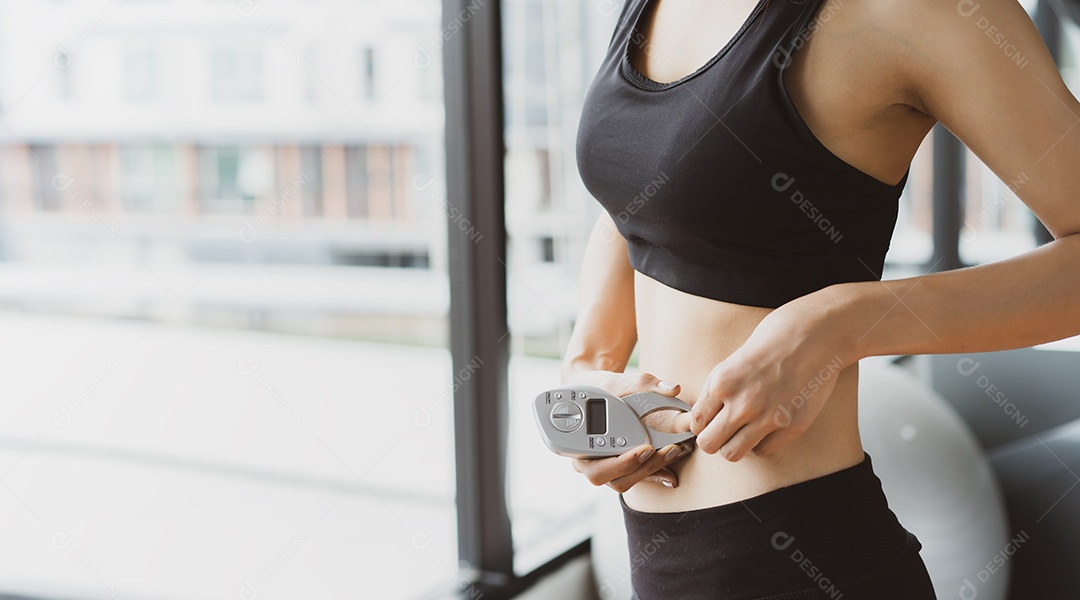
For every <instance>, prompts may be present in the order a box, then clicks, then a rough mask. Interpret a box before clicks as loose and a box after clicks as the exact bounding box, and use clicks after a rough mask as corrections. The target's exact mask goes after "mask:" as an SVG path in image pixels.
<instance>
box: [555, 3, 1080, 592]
mask: <svg viewBox="0 0 1080 600" xmlns="http://www.w3.org/2000/svg"><path fill="white" fill-rule="evenodd" d="M938 121H940V122H941V123H943V124H944V125H945V126H947V127H948V128H949V129H950V130H951V131H953V132H954V133H955V134H956V135H957V136H958V137H959V138H961V140H962V141H964V142H965V143H966V144H967V146H968V147H969V148H971V149H972V150H973V151H974V152H975V153H976V154H977V155H978V156H980V157H981V158H982V160H983V161H984V162H985V163H986V164H987V165H988V166H989V167H990V168H991V169H992V170H993V171H994V172H995V173H996V174H997V175H998V176H999V177H1000V178H1001V179H1002V180H1004V181H1014V180H1017V179H1018V178H1019V179H1022V180H1025V181H1026V182H1027V183H1025V184H1023V185H1022V186H1021V187H1019V188H1018V189H1016V190H1014V191H1015V192H1016V193H1017V194H1018V196H1019V197H1020V198H1021V199H1022V201H1023V202H1025V203H1026V204H1027V205H1028V206H1029V207H1030V208H1031V209H1032V211H1033V212H1034V213H1035V215H1036V216H1037V217H1038V218H1039V219H1040V220H1041V221H1042V222H1043V224H1044V225H1045V226H1046V227H1047V229H1048V230H1049V231H1050V232H1051V234H1053V236H1054V237H1055V238H1056V239H1055V240H1054V241H1053V242H1052V243H1049V244H1047V245H1045V246H1043V247H1041V248H1038V249H1036V250H1034V251H1031V252H1028V253H1026V254H1024V255H1022V256H1019V257H1015V258H1012V259H1009V260H1006V261H1002V262H998V263H994V264H989V265H982V266H978V267H973V268H966V269H961V270H956V271H950V272H943V273H935V274H932V275H926V276H923V277H915V278H909V279H900V280H893V281H887V282H881V281H880V278H881V268H882V264H883V261H884V255H885V252H886V250H887V249H888V246H889V237H890V235H891V232H892V229H893V225H894V223H895V218H896V210H897V199H898V197H899V194H900V191H901V189H902V188H903V185H904V183H905V180H906V179H907V171H908V166H909V165H910V162H911V159H912V157H913V155H914V154H915V151H916V149H917V148H918V146H919V145H920V143H921V142H922V140H923V139H924V137H925V136H926V134H927V133H928V132H929V131H930V129H931V128H932V126H933V125H934V124H935V123H936V122H938ZM1078 122H1080V105H1078V103H1077V101H1076V99H1075V98H1074V97H1073V96H1072V95H1071V94H1070V93H1069V91H1068V90H1067V89H1066V87H1065V85H1064V83H1063V82H1062V80H1061V78H1060V76H1059V75H1058V72H1057V70H1056V68H1055V66H1054V64H1053V62H1052V60H1051V58H1050V56H1049V54H1048V52H1047V50H1046V47H1045V45H1044V44H1043V42H1042V40H1041V38H1040V37H1039V34H1038V33H1037V31H1036V30H1035V28H1034V26H1033V25H1032V23H1031V21H1030V19H1029V18H1028V16H1027V14H1026V13H1025V12H1024V10H1023V8H1022V7H1020V6H1019V5H1018V4H1017V3H1016V2H1015V1H1013V0H980V2H979V3H975V2H972V1H970V0H962V1H960V2H959V3H953V2H937V1H931V0H873V1H870V0H804V1H803V2H795V1H793V0H725V1H724V2H708V1H706V0H627V2H626V3H625V5H624V7H623V9H622V14H621V15H620V18H619V20H618V24H617V26H616V28H615V31H614V33H613V35H612V38H611V42H610V46H609V49H608V52H607V55H606V57H605V60H604V62H603V63H602V65H601V66H600V69H599V72H598V73H597V75H596V78H595V80H594V81H593V83H592V86H591V87H590V89H589V92H588V95H587V97H586V102H585V105H584V109H583V112H582V117H581V124H580V128H579V138H578V164H579V168H580V172H581V175H582V179H583V181H584V183H585V185H586V186H587V187H588V189H589V190H590V192H591V193H592V194H593V195H594V196H595V197H596V199H597V200H598V201H599V202H600V203H601V204H602V205H603V207H604V208H605V212H606V214H603V215H602V217H601V218H600V219H599V220H598V222H597V223H596V225H595V227H594V229H593V231H592V235H591V238H590V240H589V243H588V245H587V249H586V254H585V258H584V262H583V267H582V271H583V272H582V281H583V285H582V302H581V308H580V313H579V320H578V323H577V326H576V328H575V330H574V333H573V336H572V338H571V340H570V344H569V348H568V350H567V353H566V357H565V359H564V363H563V382H564V383H583V384H590V385H596V386H598V387H602V388H605V389H608V390H610V391H612V392H613V393H616V394H618V395H626V394H629V393H632V392H637V391H642V390H652V391H656V392H660V393H663V394H667V395H671V396H676V395H677V396H679V397H680V398H683V399H684V400H687V401H688V402H691V403H692V404H693V411H692V412H691V413H686V414H684V415H681V416H678V417H674V418H672V419H670V420H671V421H672V422H671V423H670V424H669V427H672V428H674V429H678V430H682V431H685V430H691V431H693V432H694V433H695V434H696V435H697V440H696V441H697V443H696V450H693V449H691V448H685V449H684V448H679V447H669V448H661V449H658V450H656V451H654V450H653V449H651V448H649V447H640V448H635V449H632V450H630V451H628V452H626V453H624V454H623V455H621V456H618V457H613V458H606V459H599V460H575V461H573V466H574V468H575V469H576V470H577V471H579V472H581V473H583V474H584V475H585V476H586V477H587V478H588V479H589V481H590V482H592V483H594V484H596V485H604V484H606V485H608V486H610V487H612V488H614V489H615V490H617V491H618V492H620V494H621V497H622V501H623V510H624V516H625V520H626V525H627V530H628V535H629V538H630V544H631V556H632V558H633V559H634V560H633V572H632V582H633V585H634V589H635V593H636V595H637V596H639V597H640V598H641V600H650V599H653V598H678V599H679V600H689V599H695V598H710V599H713V598H719V599H723V600H729V599H730V600H742V599H763V598H776V599H779V598H785V599H789V600H796V599H801V598H818V597H829V598H837V597H843V598H845V599H847V600H856V599H862V598H867V599H870V598H872V599H874V600H889V599H893V598H895V599H901V598H903V599H905V600H921V599H926V598H933V597H934V592H933V590H932V587H931V585H930V581H929V577H928V576H927V573H926V569H925V567H924V565H923V562H922V560H921V558H920V557H919V554H918V550H919V548H920V545H919V542H918V540H916V539H915V538H914V536H912V535H911V534H910V533H908V532H907V531H906V530H905V529H904V528H903V527H902V526H901V525H900V524H899V523H898V522H897V521H896V518H895V516H894V515H893V513H892V512H891V511H890V510H889V508H888V506H887V503H886V501H885V498H884V496H883V494H882V493H881V487H880V482H879V481H878V479H877V478H876V476H875V475H874V473H873V468H872V464H871V462H870V457H868V456H867V455H865V454H864V452H863V450H862V447H861V443H860V440H859V432H858V427H857V418H856V407H857V401H856V389H857V377H858V360H859V359H860V358H862V357H867V356H874V355H894V354H925V353H959V352H978V351H992V350H1000V349H1007V348H1017V347H1024V346H1030V345H1034V344H1037V343H1042V342H1047V341H1050V340H1055V339H1060V338H1063V337H1067V336H1072V335H1076V334H1078V333H1080V302H1077V301H1076V299H1077V298H1080V277H1077V276H1076V275H1075V273H1076V272H1077V270H1078V269H1080V235H1078V233H1080V204H1078V199H1077V197H1076V193H1077V190H1080V168H1077V167H1078V166H1080V163H1078V160H1077V159H1078V158H1080V128H1076V130H1075V131H1074V127H1075V126H1076V124H1077V123H1078ZM635 344H637V345H638V347H639V367H640V371H641V374H640V375H637V376H629V375H624V374H623V370H624V368H625V367H626V365H627V361H628V359H629V356H630V354H631V351H632V350H633V348H634V346H635ZM866 401H868V402H873V398H868V399H866Z"/></svg>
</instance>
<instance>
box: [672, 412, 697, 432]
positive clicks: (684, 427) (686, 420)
mask: <svg viewBox="0 0 1080 600" xmlns="http://www.w3.org/2000/svg"><path fill="white" fill-rule="evenodd" d="M692 421H693V413H689V412H681V413H678V414H676V415H675V418H673V419H672V420H671V426H672V427H673V428H674V429H673V431H675V432H680V431H690V425H691V422H692Z"/></svg>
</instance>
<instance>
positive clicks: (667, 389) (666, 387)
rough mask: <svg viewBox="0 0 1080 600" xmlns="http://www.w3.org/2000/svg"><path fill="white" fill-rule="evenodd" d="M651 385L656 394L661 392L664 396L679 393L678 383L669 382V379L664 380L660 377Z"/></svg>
mask: <svg viewBox="0 0 1080 600" xmlns="http://www.w3.org/2000/svg"><path fill="white" fill-rule="evenodd" d="M652 387H653V389H652V391H654V392H656V393H658V394H663V395H665V396H672V397H674V396H677V395H679V389H680V388H679V384H677V383H671V382H669V381H664V380H662V379H657V380H656V383H655V384H653V386H652Z"/></svg>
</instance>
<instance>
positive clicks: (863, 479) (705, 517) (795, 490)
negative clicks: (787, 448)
mask: <svg viewBox="0 0 1080 600" xmlns="http://www.w3.org/2000/svg"><path fill="white" fill-rule="evenodd" d="M839 494H842V497H837V496H838V495H839ZM879 497H881V498H882V499H883V496H881V481H880V480H879V479H878V478H877V475H875V474H874V465H873V462H872V460H871V458H870V455H869V454H867V453H866V452H863V460H862V461H861V462H860V463H858V464H856V465H853V466H850V467H847V468H844V469H841V470H839V471H835V472H833V473H828V474H826V475H822V476H821V477H816V478H814V479H808V480H806V481H801V482H799V483H795V484H792V485H789V486H785V487H781V488H777V489H775V490H771V491H769V492H765V493H764V494H760V495H758V496H753V497H751V498H747V499H745V500H739V501H736V502H731V503H729V504H721V505H717V506H710V507H706V508H696V509H691V510H687V511H678V512H645V511H639V510H636V509H633V508H630V506H628V505H627V504H626V500H625V499H624V498H623V496H622V494H620V495H619V503H620V504H621V505H622V509H623V514H624V517H625V518H626V520H627V522H628V523H630V522H633V523H638V524H641V525H644V526H649V527H656V526H659V527H665V526H675V525H678V524H683V523H697V524H702V523H709V524H711V525H713V526H716V527H718V528H724V529H727V530H730V529H731V528H732V527H738V526H739V525H740V524H757V523H760V522H761V521H762V519H763V518H765V516H767V515H769V514H773V513H776V512H778V511H782V510H786V509H787V508H788V507H790V506H791V505H792V504H793V503H798V504H800V505H803V506H806V505H807V504H810V505H819V504H825V505H826V506H825V510H826V512H829V511H831V510H835V509H838V508H841V507H842V505H844V504H848V503H858V504H860V505H861V506H862V507H863V508H866V504H865V502H866V501H867V500H871V501H873V500H875V499H877V498H879Z"/></svg>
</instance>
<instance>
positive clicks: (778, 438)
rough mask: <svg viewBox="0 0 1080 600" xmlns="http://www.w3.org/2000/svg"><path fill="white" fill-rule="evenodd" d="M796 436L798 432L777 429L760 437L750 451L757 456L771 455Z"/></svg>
mask: <svg viewBox="0 0 1080 600" xmlns="http://www.w3.org/2000/svg"><path fill="white" fill-rule="evenodd" d="M797 437H798V434H797V433H796V432H794V431H791V430H790V429H777V430H775V431H773V432H772V433H770V434H768V435H766V436H765V437H764V438H762V440H761V441H760V442H758V443H757V445H756V446H754V448H753V449H752V450H750V452H751V453H752V454H755V455H757V456H771V455H773V454H775V453H776V452H777V451H778V450H780V449H781V448H783V447H784V446H786V445H788V444H789V443H791V441H792V440H794V439H795V438H797Z"/></svg>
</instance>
